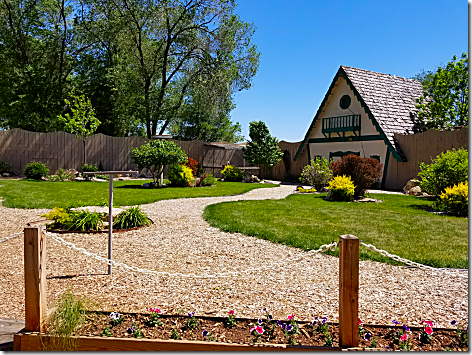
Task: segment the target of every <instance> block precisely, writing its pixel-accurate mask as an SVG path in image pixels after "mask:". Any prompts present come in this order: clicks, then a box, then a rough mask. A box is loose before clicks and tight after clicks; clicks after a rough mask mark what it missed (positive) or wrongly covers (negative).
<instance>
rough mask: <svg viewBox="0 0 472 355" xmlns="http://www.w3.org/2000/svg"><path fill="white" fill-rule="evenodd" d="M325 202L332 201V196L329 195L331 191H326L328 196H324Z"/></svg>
mask: <svg viewBox="0 0 472 355" xmlns="http://www.w3.org/2000/svg"><path fill="white" fill-rule="evenodd" d="M326 200H327V201H333V194H332V193H331V190H329V191H328V194H327V195H326Z"/></svg>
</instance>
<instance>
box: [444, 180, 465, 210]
mask: <svg viewBox="0 0 472 355" xmlns="http://www.w3.org/2000/svg"><path fill="white" fill-rule="evenodd" d="M438 205H439V206H438V207H439V209H440V210H442V211H444V212H448V213H451V214H455V215H458V216H467V215H468V213H469V183H468V182H465V183H463V182H461V183H459V184H458V185H454V186H452V187H446V189H445V191H444V192H443V193H441V194H440V195H439V203H438Z"/></svg>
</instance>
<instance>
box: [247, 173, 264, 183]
mask: <svg viewBox="0 0 472 355" xmlns="http://www.w3.org/2000/svg"><path fill="white" fill-rule="evenodd" d="M243 176H244V177H243V182H260V181H261V180H260V179H259V178H258V177H257V176H256V175H252V174H251V173H249V172H247V171H245V172H244V173H243Z"/></svg>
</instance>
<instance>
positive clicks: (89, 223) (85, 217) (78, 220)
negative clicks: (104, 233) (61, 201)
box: [64, 210, 107, 232]
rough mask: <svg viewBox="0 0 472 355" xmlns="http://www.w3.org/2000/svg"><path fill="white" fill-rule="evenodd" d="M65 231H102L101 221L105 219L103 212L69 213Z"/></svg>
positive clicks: (83, 211) (84, 211)
mask: <svg viewBox="0 0 472 355" xmlns="http://www.w3.org/2000/svg"><path fill="white" fill-rule="evenodd" d="M69 217H70V218H69V219H68V220H67V221H66V224H65V226H64V227H65V229H67V230H69V231H81V232H85V231H98V230H101V229H103V227H104V225H103V221H105V220H106V219H107V214H106V213H105V212H89V210H79V211H70V212H69Z"/></svg>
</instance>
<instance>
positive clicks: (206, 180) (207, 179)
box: [201, 174, 216, 186]
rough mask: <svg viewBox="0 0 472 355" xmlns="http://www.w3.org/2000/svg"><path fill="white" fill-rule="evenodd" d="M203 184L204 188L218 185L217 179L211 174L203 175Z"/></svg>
mask: <svg viewBox="0 0 472 355" xmlns="http://www.w3.org/2000/svg"><path fill="white" fill-rule="evenodd" d="M202 178H203V179H202V180H201V184H202V186H212V185H215V184H216V179H215V178H214V177H213V175H211V174H203V175H202Z"/></svg>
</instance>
